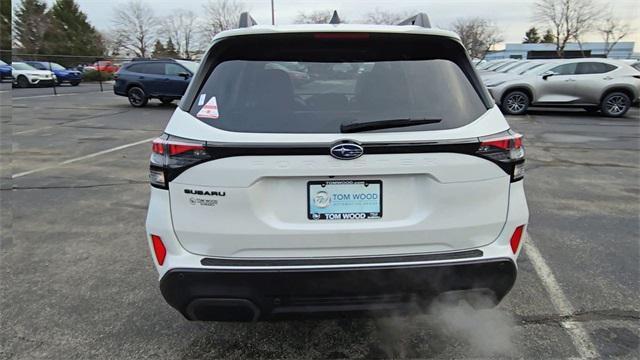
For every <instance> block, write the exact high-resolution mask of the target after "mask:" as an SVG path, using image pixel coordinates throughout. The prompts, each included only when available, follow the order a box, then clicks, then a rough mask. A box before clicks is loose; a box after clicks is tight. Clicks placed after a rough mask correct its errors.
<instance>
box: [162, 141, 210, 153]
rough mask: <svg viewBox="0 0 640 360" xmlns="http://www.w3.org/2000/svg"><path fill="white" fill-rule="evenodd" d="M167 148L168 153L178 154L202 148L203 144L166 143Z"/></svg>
mask: <svg viewBox="0 0 640 360" xmlns="http://www.w3.org/2000/svg"><path fill="white" fill-rule="evenodd" d="M167 148H168V149H169V155H180V154H182V153H186V152H187V151H192V150H204V146H203V145H200V144H181V143H171V142H170V143H167Z"/></svg>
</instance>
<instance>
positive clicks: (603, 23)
mask: <svg viewBox="0 0 640 360" xmlns="http://www.w3.org/2000/svg"><path fill="white" fill-rule="evenodd" d="M0 1H2V6H1V10H2V18H1V20H2V21H1V23H0V24H1V25H2V33H3V34H7V33H11V25H12V23H13V47H14V48H15V49H16V50H17V51H18V52H20V53H27V54H48V55H58V54H63V55H76V56H114V57H149V56H154V57H174V58H175V57H180V58H185V59H193V58H196V57H198V56H199V55H200V54H202V52H203V50H204V49H205V48H206V46H207V45H208V44H209V43H210V42H211V39H212V38H213V36H214V35H215V34H217V33H219V32H220V31H224V30H228V29H232V28H235V27H237V24H238V19H239V17H240V14H241V13H242V12H244V11H247V7H246V5H245V4H244V3H242V2H241V1H240V0H209V1H208V2H207V3H205V4H204V5H203V7H202V8H201V9H200V10H201V11H197V12H194V11H192V10H185V9H176V10H175V11H173V12H172V14H171V15H170V16H165V17H160V16H157V15H156V14H155V12H154V8H153V6H152V4H153V2H151V1H149V2H145V1H144V0H130V1H129V2H128V3H126V4H124V5H122V6H117V7H115V8H114V11H113V15H112V19H111V27H110V28H109V29H108V30H106V31H104V32H100V31H98V30H96V29H95V28H94V27H93V26H92V25H91V24H90V23H89V22H88V20H87V16H86V14H84V13H83V12H82V11H81V10H80V8H79V6H78V5H77V3H76V2H75V0H55V1H54V3H53V5H52V6H51V8H48V7H47V5H46V3H45V2H44V0H22V1H21V2H20V3H19V5H18V6H16V8H15V10H14V13H13V22H12V21H11V14H10V12H11V4H10V1H6V0H0ZM599 1H600V0H537V1H536V3H535V5H534V13H535V15H534V18H533V19H532V20H534V21H535V22H536V23H537V24H540V25H541V26H542V27H544V28H545V29H546V30H545V32H544V34H542V35H540V34H539V32H538V29H537V28H536V27H535V26H533V27H531V28H530V29H529V30H528V31H527V32H526V34H525V37H524V39H523V42H524V43H553V44H555V47H556V51H557V53H558V56H559V57H563V53H564V49H565V47H566V45H567V43H569V42H570V41H575V42H577V43H578V44H581V43H582V41H583V38H584V37H585V35H587V34H590V33H594V32H597V33H599V34H600V35H601V36H602V38H603V41H604V42H605V44H606V48H607V53H608V52H610V51H611V49H612V48H613V47H614V46H615V44H617V43H618V42H619V41H620V40H621V39H622V38H624V37H625V36H627V35H628V34H629V33H630V32H631V28H630V27H629V25H628V24H625V23H623V22H621V21H620V20H618V19H616V18H615V17H614V16H613V15H612V12H611V11H610V9H607V7H606V6H604V5H602V4H601V3H600V2H599ZM7 4H9V5H8V7H7V6H6V5H7ZM415 12H417V11H415ZM332 13H333V9H327V10H316V11H311V12H299V13H298V15H297V16H296V17H295V19H294V22H295V23H300V24H303V23H328V22H329V20H330V19H331V15H332ZM413 14H414V12H412V11H389V10H383V9H379V8H376V9H374V10H372V11H369V12H367V13H365V14H363V18H362V19H359V20H358V21H357V22H358V23H366V24H397V23H398V22H400V21H401V20H403V19H405V18H407V17H409V16H411V15H413ZM342 22H349V20H345V19H342ZM7 29H9V30H8V31H7ZM450 29H451V30H452V31H454V32H456V33H458V34H459V35H460V38H461V40H462V43H463V44H464V45H465V47H466V48H467V50H468V51H469V54H470V56H471V57H473V58H478V59H483V58H484V57H485V56H486V54H487V53H488V52H489V51H490V50H491V49H493V48H494V47H495V46H496V44H498V43H500V42H502V41H503V39H504V38H503V34H502V33H501V31H500V29H499V28H498V27H497V26H496V25H495V24H493V23H492V22H491V21H490V20H489V19H485V18H481V17H470V18H459V19H457V20H456V21H454V23H453V24H452V25H451V26H450ZM4 38H7V37H6V36H5V37H3V41H4ZM7 41H8V40H7ZM0 45H1V46H0V48H2V49H6V48H7V46H8V45H7V44H5V43H4V42H3V43H1V44H0ZM9 47H10V46H9Z"/></svg>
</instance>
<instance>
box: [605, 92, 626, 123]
mask: <svg viewBox="0 0 640 360" xmlns="http://www.w3.org/2000/svg"><path fill="white" fill-rule="evenodd" d="M629 108H631V99H629V96H628V95H627V94H625V93H622V92H612V93H611V94H608V95H607V96H605V97H604V99H602V103H601V104H600V110H601V111H602V115H604V116H608V117H620V116H623V115H624V114H626V113H627V111H629Z"/></svg>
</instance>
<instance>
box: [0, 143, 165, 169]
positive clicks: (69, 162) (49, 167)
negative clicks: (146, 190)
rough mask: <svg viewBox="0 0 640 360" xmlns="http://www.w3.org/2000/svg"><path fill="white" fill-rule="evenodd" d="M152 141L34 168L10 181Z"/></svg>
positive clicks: (117, 147) (122, 146)
mask: <svg viewBox="0 0 640 360" xmlns="http://www.w3.org/2000/svg"><path fill="white" fill-rule="evenodd" d="M153 139H155V137H152V138H149V139H145V140H140V141H136V142H134V143H130V144H125V145H120V146H116V147H114V148H111V149H106V150H102V151H98V152H95V153H92V154H88V155H84V156H80V157H77V158H73V159H69V160H65V161H62V162H59V163H57V164H55V165H51V166H44V167H41V168H36V169H32V170H28V171H24V172H21V173H17V174H13V175H11V178H12V179H16V178H19V177H23V176H26V175H31V174H33V173H37V172H40V171H44V170H49V169H54V168H57V167H58V166H61V165H67V164H71V163H74V162H77V161H82V160H86V159H90V158H94V157H96V156H100V155H104V154H108V153H112V152H114V151H118V150H122V149H126V148H129V147H132V146H136V145H140V144H144V143H148V142H150V141H153Z"/></svg>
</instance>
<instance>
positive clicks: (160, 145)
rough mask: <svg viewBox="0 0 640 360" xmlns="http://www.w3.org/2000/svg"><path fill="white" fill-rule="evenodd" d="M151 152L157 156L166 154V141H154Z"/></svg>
mask: <svg viewBox="0 0 640 360" xmlns="http://www.w3.org/2000/svg"><path fill="white" fill-rule="evenodd" d="M151 151H153V152H154V153H155V154H164V140H162V139H155V140H153V144H152V145H151Z"/></svg>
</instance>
